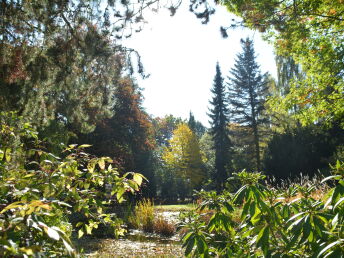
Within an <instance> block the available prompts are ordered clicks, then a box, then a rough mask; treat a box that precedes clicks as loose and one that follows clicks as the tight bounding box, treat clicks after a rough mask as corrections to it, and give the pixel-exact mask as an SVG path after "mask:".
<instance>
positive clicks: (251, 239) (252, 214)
mask: <svg viewBox="0 0 344 258" xmlns="http://www.w3.org/2000/svg"><path fill="white" fill-rule="evenodd" d="M236 177H237V178H238V179H239V180H240V181H241V182H242V184H243V185H242V187H241V188H240V189H239V190H238V191H237V192H236V193H235V194H229V193H228V192H224V193H223V194H221V195H216V194H215V193H202V199H203V203H202V204H201V206H200V208H199V210H203V209H211V210H213V211H214V214H213V216H212V217H211V218H210V220H209V221H205V220H202V217H201V213H197V212H196V213H191V214H189V217H188V218H187V219H185V220H184V225H183V226H184V228H185V229H186V232H185V234H184V236H183V239H182V241H183V247H184V248H185V254H186V256H195V257H209V256H216V257H253V256H254V257H333V258H334V257H343V256H342V255H343V253H344V163H341V162H339V161H338V162H337V164H336V165H335V166H334V167H333V175H332V176H330V177H327V178H325V179H324V180H322V183H325V182H327V181H332V184H331V185H333V186H332V187H331V188H330V189H328V190H327V192H326V193H324V195H323V196H322V198H318V195H317V194H314V193H315V192H316V191H317V186H316V185H314V184H312V182H311V181H310V182H308V183H307V184H303V185H302V186H295V187H294V188H293V189H290V188H289V189H288V190H287V191H286V189H278V188H271V187H267V186H265V185H263V184H262V183H261V182H262V180H263V179H264V176H263V175H261V174H260V173H247V172H245V171H244V172H241V173H238V174H236ZM321 189H322V190H323V191H324V190H325V189H327V188H326V187H322V188H321ZM294 196H298V198H294ZM314 196H315V197H316V198H314ZM238 207H240V209H241V211H240V213H241V216H240V221H237V220H236V219H235V217H234V218H233V213H235V212H234V211H235V210H236V209H238Z"/></svg>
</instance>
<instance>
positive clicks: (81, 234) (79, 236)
mask: <svg viewBox="0 0 344 258" xmlns="http://www.w3.org/2000/svg"><path fill="white" fill-rule="evenodd" d="M83 235H84V231H83V230H82V229H79V231H78V238H81V237H82V236H83Z"/></svg>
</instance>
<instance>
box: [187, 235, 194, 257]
mask: <svg viewBox="0 0 344 258" xmlns="http://www.w3.org/2000/svg"><path fill="white" fill-rule="evenodd" d="M194 245H195V237H194V235H193V236H191V237H190V238H189V239H188V241H187V244H186V249H185V256H188V255H189V254H190V253H191V252H192V249H193V248H194Z"/></svg>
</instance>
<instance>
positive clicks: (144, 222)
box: [128, 199, 154, 232]
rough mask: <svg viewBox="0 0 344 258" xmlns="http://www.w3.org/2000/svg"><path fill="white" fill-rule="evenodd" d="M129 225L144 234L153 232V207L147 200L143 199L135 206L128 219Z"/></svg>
mask: <svg viewBox="0 0 344 258" xmlns="http://www.w3.org/2000/svg"><path fill="white" fill-rule="evenodd" d="M128 220H129V224H130V225H131V226H133V227H134V228H139V229H142V230H143V231H145V232H153V231H154V205H153V202H152V201H151V200H149V199H143V200H141V201H139V202H138V203H137V205H136V206H135V212H134V214H133V215H132V216H130V217H129V219H128Z"/></svg>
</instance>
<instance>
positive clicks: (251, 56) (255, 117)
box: [228, 38, 268, 171]
mask: <svg viewBox="0 0 344 258" xmlns="http://www.w3.org/2000/svg"><path fill="white" fill-rule="evenodd" d="M241 45H242V49H243V52H242V53H239V54H238V55H237V58H236V63H235V65H234V68H232V69H231V72H230V73H231V76H230V77H229V78H228V79H229V83H228V86H229V102H230V104H231V106H232V112H231V114H232V119H233V121H234V122H236V123H238V124H239V125H242V126H247V127H249V128H251V129H252V132H253V145H254V146H255V158H256V169H257V170H258V171H259V170H260V169H261V158H260V143H259V140H260V133H259V127H260V126H261V125H263V124H266V123H267V122H268V120H267V119H266V117H264V116H263V110H264V103H265V101H266V94H267V80H266V75H265V76H264V75H262V74H261V72H260V69H259V65H258V64H257V63H256V61H255V58H256V56H255V52H254V48H253V41H252V40H250V39H249V38H247V39H246V40H243V39H242V40H241Z"/></svg>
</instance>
